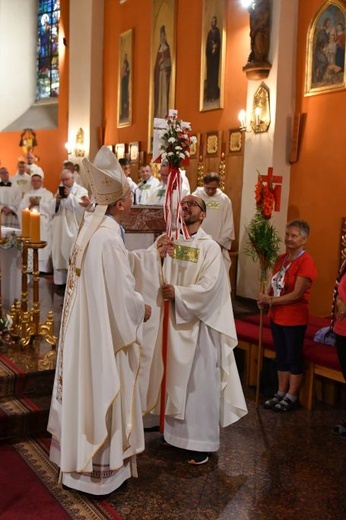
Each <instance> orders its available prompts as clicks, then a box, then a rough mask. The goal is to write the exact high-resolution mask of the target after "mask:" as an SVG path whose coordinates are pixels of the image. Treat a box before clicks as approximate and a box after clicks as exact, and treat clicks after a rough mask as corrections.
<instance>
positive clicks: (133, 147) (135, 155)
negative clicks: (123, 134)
mask: <svg viewBox="0 0 346 520" xmlns="http://www.w3.org/2000/svg"><path fill="white" fill-rule="evenodd" d="M129 159H130V161H131V162H132V163H135V162H138V161H139V142H138V141H134V142H132V143H129Z"/></svg>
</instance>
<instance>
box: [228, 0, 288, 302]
mask: <svg viewBox="0 0 346 520" xmlns="http://www.w3.org/2000/svg"><path fill="white" fill-rule="evenodd" d="M272 4H273V14H272V26H271V37H270V55H269V61H270V63H272V68H271V71H270V74H269V77H268V78H267V79H265V80H264V82H265V83H266V85H267V86H268V87H269V89H270V110H271V125H270V127H269V131H268V132H267V133H263V134H254V133H253V132H251V133H247V134H246V138H245V153H244V176H243V193H242V202H241V216H240V237H239V260H238V274H237V295H238V296H242V297H246V298H254V299H255V298H256V297H257V295H258V290H259V267H258V264H257V263H255V262H253V260H252V259H251V258H250V257H248V256H247V255H245V253H244V252H243V251H244V249H245V247H246V242H247V233H246V226H248V225H249V223H250V221H251V219H252V217H253V216H254V214H255V194H254V191H255V185H256V182H257V170H259V172H260V173H261V174H267V170H268V167H270V166H272V167H273V168H274V175H282V177H283V183H282V194H281V210H280V212H274V214H273V219H272V221H273V223H274V224H275V226H276V228H277V230H278V232H279V234H280V236H281V237H282V238H283V237H284V232H285V225H286V221H287V208H288V196H289V187H290V165H289V163H288V154H289V146H290V142H291V128H292V117H293V114H294V106H295V56H296V32H297V17H298V0H275V1H273V2H272ZM260 84H261V82H260V81H253V80H249V81H248V93H247V115H248V120H249V119H250V115H251V109H252V102H253V96H254V93H255V92H256V90H257V88H258V87H259V85H260Z"/></svg>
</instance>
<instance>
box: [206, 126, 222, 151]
mask: <svg viewBox="0 0 346 520" xmlns="http://www.w3.org/2000/svg"><path fill="white" fill-rule="evenodd" d="M220 148H221V133H220V132H218V131H215V132H207V133H206V134H205V157H218V156H219V155H220Z"/></svg>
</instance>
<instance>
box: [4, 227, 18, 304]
mask: <svg viewBox="0 0 346 520" xmlns="http://www.w3.org/2000/svg"><path fill="white" fill-rule="evenodd" d="M20 235H21V230H20V229H17V228H10V227H5V226H1V236H2V237H7V238H8V241H7V242H6V243H4V244H1V245H0V270H1V294H2V307H3V311H4V312H5V313H6V312H7V311H8V309H9V307H10V306H11V305H12V303H13V300H14V299H15V298H18V300H20V298H21V288H22V247H21V243H20V242H18V241H17V240H16V236H20Z"/></svg>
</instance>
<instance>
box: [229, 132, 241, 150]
mask: <svg viewBox="0 0 346 520" xmlns="http://www.w3.org/2000/svg"><path fill="white" fill-rule="evenodd" d="M243 145H244V138H243V132H241V131H240V130H239V129H232V130H230V131H229V138H228V150H227V151H228V153H232V154H233V153H234V154H237V153H238V154H240V153H242V151H243Z"/></svg>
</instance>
